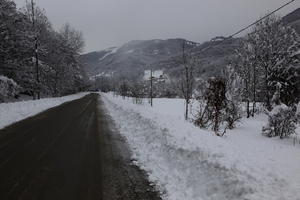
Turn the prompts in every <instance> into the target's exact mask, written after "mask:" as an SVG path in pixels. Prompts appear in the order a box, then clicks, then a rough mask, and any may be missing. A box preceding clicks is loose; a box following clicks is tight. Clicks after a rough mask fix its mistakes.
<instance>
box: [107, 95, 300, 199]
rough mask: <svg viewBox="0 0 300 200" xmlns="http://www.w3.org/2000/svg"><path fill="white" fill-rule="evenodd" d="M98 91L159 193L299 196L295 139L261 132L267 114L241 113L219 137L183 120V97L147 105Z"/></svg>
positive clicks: (167, 195) (220, 196)
mask: <svg viewBox="0 0 300 200" xmlns="http://www.w3.org/2000/svg"><path fill="white" fill-rule="evenodd" d="M102 97H103V98H102V99H103V101H104V103H105V106H106V108H107V110H108V111H109V113H110V115H111V116H112V118H113V119H114V121H115V124H116V126H117V128H118V130H119V131H120V133H121V134H122V135H123V136H124V137H125V138H126V139H127V141H128V144H129V146H130V147H131V150H132V153H133V160H137V162H136V164H137V165H139V166H140V167H141V168H142V169H144V170H145V171H146V172H147V173H148V175H149V178H150V180H151V181H153V182H154V183H156V185H157V186H158V188H159V189H160V191H161V192H162V193H163V194H165V195H163V198H164V199H167V200H183V199H184V200H198V199H199V200H208V199H209V200H262V199H266V200H300V157H299V155H300V144H296V145H295V146H294V145H293V142H292V141H293V140H292V139H286V140H280V139H279V138H272V139H270V138H266V137H264V136H262V134H261V129H262V126H264V125H265V124H266V122H267V116H265V115H259V116H257V117H255V118H253V119H248V120H245V119H243V120H242V123H241V124H240V126H239V127H238V128H236V129H234V130H232V131H228V132H227V134H226V136H225V137H222V138H221V137H217V136H215V135H214V134H213V133H212V132H210V131H208V130H201V129H199V128H198V127H195V126H194V125H193V124H192V123H190V122H186V121H184V117H183V113H184V101H183V100H180V99H154V107H153V108H151V107H150V106H149V105H148V104H147V103H146V102H145V103H144V105H135V104H132V100H131V99H126V100H124V99H122V98H121V97H114V96H113V95H112V94H102ZM297 132H298V135H299V134H300V133H299V129H297Z"/></svg>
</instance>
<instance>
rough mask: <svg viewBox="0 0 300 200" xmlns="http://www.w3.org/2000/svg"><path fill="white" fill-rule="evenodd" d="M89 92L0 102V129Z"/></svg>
mask: <svg viewBox="0 0 300 200" xmlns="http://www.w3.org/2000/svg"><path fill="white" fill-rule="evenodd" d="M87 94H89V93H87V92H83V93H78V94H73V95H69V96H64V97H57V98H44V99H39V100H30V101H21V102H15V103H1V104H0V129H2V128H4V127H6V126H9V125H10V124H13V123H15V122H18V121H21V120H23V119H26V118H28V117H31V116H34V115H36V114H38V113H40V112H42V111H45V110H47V109H49V108H52V107H55V106H59V105H61V104H63V103H65V102H68V101H73V100H75V99H79V98H82V97H84V96H85V95H87Z"/></svg>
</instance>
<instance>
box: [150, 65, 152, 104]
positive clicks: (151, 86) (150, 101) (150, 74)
mask: <svg viewBox="0 0 300 200" xmlns="http://www.w3.org/2000/svg"><path fill="white" fill-rule="evenodd" d="M150 105H151V107H153V71H152V69H151V70H150Z"/></svg>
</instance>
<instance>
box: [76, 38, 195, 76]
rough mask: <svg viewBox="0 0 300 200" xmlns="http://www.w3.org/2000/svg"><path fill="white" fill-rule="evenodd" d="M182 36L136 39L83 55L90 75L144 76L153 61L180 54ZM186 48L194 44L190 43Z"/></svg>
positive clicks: (83, 60)
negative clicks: (165, 38)
mask: <svg viewBox="0 0 300 200" xmlns="http://www.w3.org/2000/svg"><path fill="white" fill-rule="evenodd" d="M182 42H183V39H169V40H144V41H142V40H135V41H131V42H128V43H127V44H125V45H123V46H121V47H119V48H110V49H106V50H104V51H99V52H92V53H88V54H85V55H82V56H81V60H82V62H83V63H85V65H86V66H87V67H86V71H87V73H88V74H89V76H111V75H112V74H114V75H115V76H122V77H123V76H124V77H127V78H137V77H142V76H143V73H144V71H145V70H146V69H149V68H150V66H153V65H154V63H156V62H159V61H162V60H166V59H168V58H171V57H172V56H174V55H177V54H178V53H179V52H180V51H181V48H182ZM187 48H191V47H190V46H188V47H187Z"/></svg>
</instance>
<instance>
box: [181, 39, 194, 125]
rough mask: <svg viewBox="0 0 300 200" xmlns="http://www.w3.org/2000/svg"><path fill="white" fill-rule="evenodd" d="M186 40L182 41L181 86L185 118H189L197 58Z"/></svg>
mask: <svg viewBox="0 0 300 200" xmlns="http://www.w3.org/2000/svg"><path fill="white" fill-rule="evenodd" d="M186 43H187V42H186V41H183V43H182V65H183V67H184V71H183V74H182V77H181V79H180V83H179V87H180V91H181V93H182V95H183V97H184V99H185V119H186V120H188V118H189V117H188V116H189V104H190V101H191V99H192V95H193V89H194V82H195V81H194V74H193V73H194V65H195V63H196V59H195V58H193V57H192V55H191V53H188V52H187V50H186Z"/></svg>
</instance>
